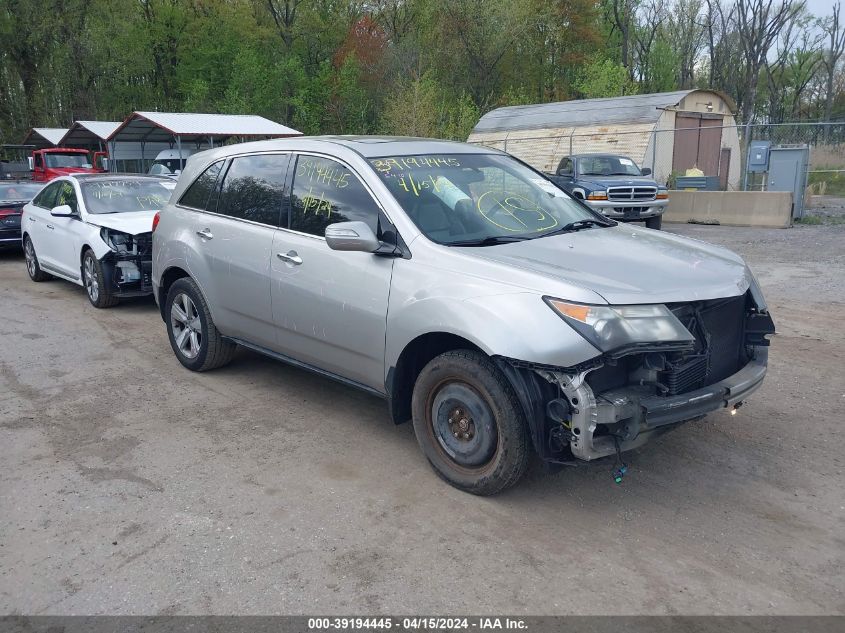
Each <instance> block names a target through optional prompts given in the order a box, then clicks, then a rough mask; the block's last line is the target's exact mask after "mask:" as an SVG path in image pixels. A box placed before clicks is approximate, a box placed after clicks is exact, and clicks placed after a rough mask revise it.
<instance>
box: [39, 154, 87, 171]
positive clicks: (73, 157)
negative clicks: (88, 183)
mask: <svg viewBox="0 0 845 633" xmlns="http://www.w3.org/2000/svg"><path fill="white" fill-rule="evenodd" d="M44 163H45V164H46V165H47V167H84V168H86V169H90V168H91V163H90V162H88V154H55V153H45V154H44Z"/></svg>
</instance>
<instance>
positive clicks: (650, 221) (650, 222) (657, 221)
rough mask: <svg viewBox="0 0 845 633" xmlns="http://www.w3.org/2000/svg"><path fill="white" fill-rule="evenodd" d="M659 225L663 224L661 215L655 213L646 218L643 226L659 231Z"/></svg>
mask: <svg viewBox="0 0 845 633" xmlns="http://www.w3.org/2000/svg"><path fill="white" fill-rule="evenodd" d="M661 226H663V216H662V215H655V216H654V217H653V218H646V221H645V227H646V228H647V229H654V230H655V231H659V230H660V227H661Z"/></svg>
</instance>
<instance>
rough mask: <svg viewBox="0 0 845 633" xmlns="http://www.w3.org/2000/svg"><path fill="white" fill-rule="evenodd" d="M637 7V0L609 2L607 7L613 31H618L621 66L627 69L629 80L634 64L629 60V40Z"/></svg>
mask: <svg viewBox="0 0 845 633" xmlns="http://www.w3.org/2000/svg"><path fill="white" fill-rule="evenodd" d="M638 5H639V0H610V6H609V8H610V11H609V13H610V18H611V20H612V24H613V30H616V31H619V39H620V47H621V51H620V56H621V58H622V65H623V66H624V67H625V68H627V69H628V74H629V76H630V77H631V79H633V78H634V64H633V63H632V59H631V57H632V55H631V40H632V39H633V37H634V29H635V26H636V13H637V7H638Z"/></svg>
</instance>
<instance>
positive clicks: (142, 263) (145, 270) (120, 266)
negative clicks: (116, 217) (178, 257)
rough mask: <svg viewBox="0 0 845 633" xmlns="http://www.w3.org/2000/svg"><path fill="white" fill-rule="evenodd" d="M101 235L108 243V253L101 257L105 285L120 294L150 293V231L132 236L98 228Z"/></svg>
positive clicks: (151, 239)
mask: <svg viewBox="0 0 845 633" xmlns="http://www.w3.org/2000/svg"><path fill="white" fill-rule="evenodd" d="M100 237H102V239H103V241H104V242H105V243H106V244H108V246H109V249H110V250H109V252H108V253H106V255H105V256H103V257H102V258H101V259H100V262H101V263H102V265H103V275H104V276H105V279H104V282H105V284H106V287H107V288H109V289H110V291H111V293H112V294H113V295H115V296H119V297H139V296H143V295H148V294H151V293H152V291H153V287H152V266H153V258H152V249H153V237H152V233H139V234H137V235H131V234H129V233H124V232H122V231H116V230H114V229H110V228H105V227H104V228H103V229H101V230H100Z"/></svg>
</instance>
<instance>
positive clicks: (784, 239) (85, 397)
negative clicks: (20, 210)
mask: <svg viewBox="0 0 845 633" xmlns="http://www.w3.org/2000/svg"><path fill="white" fill-rule="evenodd" d="M668 230H670V231H674V232H678V233H683V234H685V235H689V236H691V237H694V238H698V239H703V240H707V241H712V242H717V243H721V244H725V245H727V246H729V247H731V248H733V249H735V250H736V251H738V252H740V253H741V254H743V255H744V256H746V257H747V258H748V260H749V261H750V263H751V264H752V266H753V268H754V269H755V271H756V274H757V276H758V277H759V279H760V282H761V284H762V286H763V288H764V291H765V292H766V295H767V298H768V300H769V303H770V308H771V310H772V313H773V314H774V318H775V321H776V324H777V326H778V331H779V335H778V336H777V337H776V338H775V340H774V342H773V346H772V353H771V356H770V373H769V377H768V378H767V381H766V383H765V384H764V385H763V387H762V388H761V390H760V391H758V392H757V393H756V394H755V395H754V396H752V397H751V399H750V400H749V401H748V402H747V404H746V405H745V406H744V407H743V408H742V409H741V410H740V412H739V414H738V415H737V416H734V417H731V416H728V415H727V414H726V413H725V412H718V413H715V414H713V415H710V416H708V417H707V418H706V419H705V420H703V421H699V422H695V423H690V424H688V425H685V426H683V427H681V428H680V429H678V430H676V431H674V432H673V433H669V434H667V435H665V436H663V437H661V438H660V439H658V440H657V441H655V442H654V443H652V444H650V445H647V446H645V447H643V448H642V449H640V450H638V451H635V452H633V453H631V454H630V456H629V459H628V461H629V464H630V473H629V475H628V476H627V477H626V479H625V481H624V482H623V483H622V484H621V485H615V484H614V483H613V481H612V478H611V473H610V466H609V465H607V464H594V465H591V466H588V467H584V468H577V469H568V470H565V471H563V472H561V473H558V474H555V475H552V476H548V475H545V474H544V473H543V472H542V471H541V470H540V469H539V468H538V467H534V468H533V470H532V471H531V472H530V473H529V476H528V478H527V479H526V480H525V481H524V482H523V483H522V484H521V485H519V486H517V487H516V488H514V489H512V490H510V491H508V492H507V493H505V494H503V495H501V496H499V497H495V498H487V499H484V498H476V497H472V496H470V495H467V494H463V493H461V492H458V491H457V490H454V489H453V488H451V487H449V486H447V485H446V484H444V483H443V482H441V481H440V480H439V479H438V478H437V477H436V476H435V475H434V474H433V472H432V471H431V469H430V468H429V467H428V465H427V463H426V462H425V460H424V458H423V457H422V455H421V454H420V452H419V451H418V449H417V446H416V443H415V440H414V437H413V434H412V431H411V428H410V426H408V425H404V426H400V427H394V426H393V425H392V424H391V423H390V421H389V419H388V416H387V411H386V407H385V405H384V403H383V402H381V401H380V400H377V399H374V398H372V397H370V396H367V395H364V394H361V393H358V392H355V391H352V390H350V389H348V388H346V387H343V386H340V385H337V384H335V383H332V382H329V381H327V380H325V379H322V378H318V377H315V376H313V375H310V374H307V373H305V372H303V371H300V370H297V369H294V368H291V367H288V366H285V365H282V364H279V363H276V362H274V361H271V360H268V359H265V358H262V357H260V356H258V355H255V354H253V353H249V352H246V351H244V352H242V353H240V354H239V356H238V357H237V359H236V360H235V362H234V363H233V364H232V365H231V366H229V367H226V368H224V369H222V370H219V371H215V372H211V373H207V374H192V373H190V372H188V371H186V370H184V369H183V368H182V367H181V366H180V365H179V364H178V362H177V361H176V359H175V358H174V356H173V354H172V352H171V350H170V348H169V346H168V343H167V339H166V336H165V333H164V328H163V324H162V323H161V320H160V319H159V318H158V316H157V312H156V308H155V305H154V304H153V303H152V302H151V301H148V300H138V301H132V302H126V303H124V304H121V305H120V306H118V307H116V308H114V309H111V310H107V311H98V310H95V309H94V308H92V307H91V306H90V305H88V302H87V300H86V299H85V296H84V294H83V291H82V289H81V288H78V287H75V286H72V285H70V284H68V283H65V282H60V281H53V282H48V283H43V284H33V283H31V282H30V281H29V280H28V278H27V277H26V273H25V270H24V264H23V261H22V258H21V256H20V255H19V254H17V253H3V254H0V293H2V301H0V320H2V323H3V324H4V326H5V330H4V331H5V333H6V334H5V336H4V337H3V344H2V346H0V613H5V614H10V613H15V614H18V613H23V614H174V613H179V614H206V613H208V614H229V613H235V614H276V613H280V614H294V613H350V612H355V613H367V612H369V613H374V612H382V613H385V612H390V613H408V614H423V613H440V614H454V613H467V612H470V613H486V612H499V613H501V612H506V613H514V614H570V613H578V614H599V613H603V614H713V613H716V614H741V615H744V614H845V596H843V590H845V556H844V554H845V495H844V494H843V492H842V487H841V486H842V481H843V466H845V464H843V448H845V446H843V444H845V442H843V438H842V430H843V420H845V328H843V327H842V323H843V318H844V317H843V308H845V305H843V304H845V246H843V244H845V226H842V225H838V226H800V227H796V228H794V229H790V230H760V229H734V228H728V227H719V226H691V225H690V226H688V225H668Z"/></svg>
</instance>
